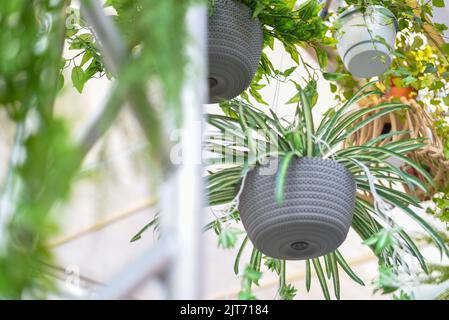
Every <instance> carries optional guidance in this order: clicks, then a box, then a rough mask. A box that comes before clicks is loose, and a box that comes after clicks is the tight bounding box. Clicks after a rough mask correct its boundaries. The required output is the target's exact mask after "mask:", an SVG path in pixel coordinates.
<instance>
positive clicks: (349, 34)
mask: <svg viewBox="0 0 449 320" xmlns="http://www.w3.org/2000/svg"><path fill="white" fill-rule="evenodd" d="M365 9H366V10H365V12H362V10H361V9H360V8H356V9H351V10H348V11H345V12H343V13H342V14H341V15H340V16H339V17H338V19H337V21H338V24H339V25H340V29H339V31H338V34H337V40H338V43H337V51H338V54H339V55H340V57H341V59H342V60H343V63H344V65H345V67H346V69H347V70H348V71H349V72H350V73H351V74H352V75H354V76H356V77H360V78H371V77H374V76H378V75H380V74H382V73H384V72H385V71H386V70H388V68H389V67H390V64H391V60H392V52H393V50H394V45H395V38H396V32H397V22H396V18H395V17H394V15H393V13H391V12H390V11H389V10H388V9H386V8H384V7H382V6H368V7H367V8H365Z"/></svg>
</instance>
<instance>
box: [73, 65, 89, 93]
mask: <svg viewBox="0 0 449 320" xmlns="http://www.w3.org/2000/svg"><path fill="white" fill-rule="evenodd" d="M71 78H72V83H73V85H74V87H75V88H76V90H78V92H79V93H81V92H83V88H84V84H85V82H86V77H85V73H84V70H83V69H82V68H81V67H79V66H76V67H74V68H73V69H72V76H71Z"/></svg>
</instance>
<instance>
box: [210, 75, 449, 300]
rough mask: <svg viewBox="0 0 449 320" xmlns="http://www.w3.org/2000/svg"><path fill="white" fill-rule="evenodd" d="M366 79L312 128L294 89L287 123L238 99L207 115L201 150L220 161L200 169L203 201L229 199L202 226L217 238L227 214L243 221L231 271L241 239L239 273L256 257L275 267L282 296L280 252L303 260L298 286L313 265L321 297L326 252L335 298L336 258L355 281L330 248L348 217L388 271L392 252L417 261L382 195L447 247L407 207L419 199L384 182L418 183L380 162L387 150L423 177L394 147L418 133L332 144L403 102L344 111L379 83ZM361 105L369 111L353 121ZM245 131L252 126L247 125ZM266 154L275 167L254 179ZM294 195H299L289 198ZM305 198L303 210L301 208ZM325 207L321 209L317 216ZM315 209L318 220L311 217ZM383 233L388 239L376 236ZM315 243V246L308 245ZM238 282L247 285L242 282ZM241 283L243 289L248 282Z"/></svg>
mask: <svg viewBox="0 0 449 320" xmlns="http://www.w3.org/2000/svg"><path fill="white" fill-rule="evenodd" d="M372 85H373V83H369V84H367V85H366V86H364V87H363V88H362V89H361V90H360V91H358V92H357V93H356V94H355V95H354V96H353V97H352V98H351V99H349V100H348V101H347V102H346V103H344V104H343V105H342V106H341V107H340V108H337V109H336V110H332V112H327V113H326V114H325V116H324V118H323V120H322V121H321V123H320V125H319V126H318V128H316V130H315V129H314V125H313V121H312V117H311V105H310V101H309V98H308V97H307V95H306V94H305V93H304V91H302V89H301V90H300V97H301V106H302V108H300V107H299V105H298V109H297V112H296V117H295V119H294V120H293V121H291V122H287V123H284V122H283V120H280V119H278V118H277V116H276V114H275V113H274V112H271V115H268V114H267V113H265V112H261V111H259V110H258V109H257V108H255V107H253V106H251V105H249V104H246V103H244V102H242V101H240V100H232V101H230V102H227V103H223V104H221V106H222V107H223V110H224V111H225V112H226V113H227V115H225V116H223V115H209V116H208V121H209V123H210V124H211V125H213V126H215V127H216V128H217V129H218V130H219V132H218V133H213V134H212V135H211V136H209V137H208V139H207V141H206V150H208V151H212V152H214V154H216V155H218V157H212V159H211V160H210V164H214V165H215V164H217V163H219V164H221V166H220V167H219V169H218V170H215V171H214V170H211V171H209V172H210V175H209V176H208V201H209V204H210V205H211V206H213V207H215V206H223V205H228V206H229V209H227V210H226V211H225V212H224V213H223V215H220V216H217V219H216V220H215V221H213V222H211V223H210V224H209V225H208V228H213V229H214V230H215V231H216V232H217V233H218V234H219V235H220V239H222V238H226V237H222V236H221V235H222V234H223V233H226V232H229V229H228V227H226V224H227V223H229V222H230V221H233V220H236V221H240V220H241V221H242V222H243V226H244V227H245V229H246V232H247V237H246V238H245V239H244V241H243V242H242V245H241V248H240V250H239V252H238V254H237V258H236V262H235V271H236V273H239V264H240V257H241V254H242V252H243V250H244V248H245V246H246V245H247V244H248V242H249V241H248V239H249V240H251V242H252V243H253V245H254V248H253V252H252V255H251V259H250V261H249V266H248V267H247V269H245V273H244V275H246V274H247V272H248V268H249V270H253V271H255V272H259V271H260V268H261V262H262V261H264V260H265V261H266V262H265V264H266V265H267V266H268V268H269V269H270V270H272V271H274V272H276V273H277V274H279V277H280V284H281V287H280V292H281V296H282V292H284V293H285V292H286V291H287V292H290V295H286V297H291V293H292V290H293V289H292V287H291V286H289V285H287V284H286V282H285V259H306V268H307V270H308V271H307V272H308V273H307V274H308V276H307V278H308V279H307V283H308V284H307V287H308V288H309V287H310V270H311V268H312V265H313V268H314V269H315V271H316V272H317V274H318V278H319V281H320V285H321V287H322V289H323V293H324V294H325V297H326V298H330V295H329V291H328V287H327V282H326V281H327V280H326V279H325V276H324V274H323V267H322V264H321V262H320V261H321V260H320V258H319V257H318V256H319V255H323V254H325V255H324V262H325V268H326V273H327V275H328V276H329V279H333V281H334V288H335V294H336V296H337V297H339V285H338V282H339V277H338V266H340V267H342V268H343V270H345V271H346V272H347V273H348V274H349V275H350V276H351V277H352V279H354V281H357V282H358V283H363V282H362V281H361V280H360V279H359V278H358V277H357V276H356V275H355V274H354V273H353V272H352V271H351V270H350V268H348V266H347V264H346V263H345V261H344V258H343V257H342V256H341V254H340V253H339V252H338V249H336V247H338V245H339V244H340V243H341V242H342V241H343V240H344V238H345V236H346V232H347V228H348V226H349V224H351V226H352V228H353V229H354V230H355V231H356V232H357V233H358V234H359V235H360V236H361V238H362V239H363V240H364V241H366V242H367V244H368V245H369V246H370V247H371V249H372V250H373V251H374V253H375V254H376V255H377V256H378V257H379V261H380V263H381V264H382V265H385V266H388V268H392V269H393V270H400V269H401V268H402V267H404V266H405V267H406V264H407V262H405V261H404V260H402V258H399V259H397V257H398V256H397V252H398V251H401V252H407V253H406V254H411V256H413V257H415V258H416V259H417V260H418V261H419V262H420V263H421V266H422V268H423V269H424V270H426V264H425V262H424V260H423V257H422V255H421V253H420V252H419V250H418V249H417V247H416V246H415V244H414V243H413V241H412V240H411V238H410V237H409V236H408V234H407V233H406V232H405V231H404V230H402V229H401V228H398V226H397V225H396V222H393V221H394V219H393V218H392V217H391V216H389V214H388V212H387V211H385V208H384V209H379V208H382V207H383V206H380V205H379V203H383V205H385V203H388V204H389V205H392V206H396V207H398V208H400V209H402V210H403V211H404V212H405V213H406V214H408V215H409V216H410V217H411V218H412V219H414V220H415V221H416V222H418V223H419V224H420V225H421V226H422V227H423V229H424V230H425V231H427V232H428V234H429V235H430V237H432V239H433V240H434V241H435V243H436V244H437V246H438V247H439V248H440V250H442V251H444V252H445V253H446V254H448V251H447V248H446V245H445V244H444V241H443V240H442V239H441V238H440V237H439V235H438V233H437V232H435V230H433V228H432V227H431V226H430V225H428V224H427V222H425V220H423V219H422V218H421V217H419V216H418V215H416V214H415V213H414V212H413V210H412V209H410V208H409V207H408V206H409V205H416V206H419V203H418V201H417V200H416V199H414V198H413V197H411V196H409V195H407V194H406V193H404V192H402V191H399V190H396V189H392V188H388V187H386V186H385V185H384V183H388V182H392V181H399V182H404V183H409V184H411V185H414V186H416V187H417V188H422V189H424V190H425V189H426V185H425V184H423V183H421V182H420V181H419V180H417V179H415V178H414V177H413V176H411V175H410V174H408V173H407V172H405V171H403V170H400V169H398V168H397V167H395V166H394V165H392V164H390V163H389V162H388V161H387V159H388V158H390V157H392V156H393V157H395V158H397V159H400V160H401V161H404V162H405V163H406V164H408V165H409V166H411V167H413V168H414V169H415V170H416V171H417V172H419V173H420V174H421V175H423V176H424V177H426V179H427V180H428V181H431V177H430V176H429V174H428V173H427V172H426V171H425V170H424V169H423V168H421V167H420V166H419V165H418V164H416V163H415V162H413V161H412V160H410V159H408V158H407V157H405V156H403V153H405V152H406V151H409V150H417V149H419V148H421V147H422V146H423V144H422V143H421V142H420V140H417V139H404V140H401V141H400V142H391V143H386V144H384V145H383V146H382V147H375V146H374V144H375V143H376V141H379V140H382V139H386V138H388V137H390V136H391V135H392V134H395V133H388V134H385V135H383V136H380V137H377V138H375V139H374V140H370V141H368V142H366V143H364V144H363V145H360V146H346V147H345V148H341V143H342V142H343V141H344V140H345V139H347V138H348V137H349V136H351V135H352V134H353V133H354V132H357V131H358V130H360V129H361V128H363V127H364V126H366V125H367V124H369V123H371V122H373V121H375V120H376V119H379V118H381V117H383V116H384V115H386V114H388V113H390V112H394V111H397V110H404V109H406V108H407V107H408V106H407V105H404V104H402V103H396V102H388V103H381V104H379V105H375V106H371V107H369V108H365V109H362V110H356V111H348V110H350V108H351V107H352V106H353V105H354V104H355V103H357V102H358V101H360V100H361V99H364V98H366V97H367V96H369V95H371V94H373V93H380V91H378V90H368V88H369V87H371V86H372ZM367 114H370V116H369V117H367V118H365V119H364V120H363V121H360V122H359V121H358V120H360V119H362V118H363V117H364V116H365V115H367ZM252 131H255V132H257V134H256V135H254V134H247V133H248V132H252ZM229 156H231V157H229ZM270 158H277V159H278V161H279V163H280V165H279V167H278V168H277V169H276V170H275V171H274V176H273V173H272V176H268V177H262V178H260V177H261V176H263V175H261V170H262V168H263V167H264V165H263V159H270ZM229 160H232V161H229ZM274 162H275V163H276V161H274ZM270 163H271V162H270V161H268V164H270ZM223 164H225V166H223ZM270 166H271V165H270ZM329 167H331V169H330V168H329ZM310 170H313V171H310ZM323 171H326V173H330V172H335V174H336V175H337V176H338V178H335V177H333V178H331V177H329V176H326V177H324V176H322V175H321V173H322V172H323ZM323 178H324V179H327V180H328V185H329V186H332V187H333V188H334V189H338V190H334V191H330V189H329V188H328V189H326V190H324V189H320V188H321V186H322V184H321V183H323V180H322V179H323ZM259 179H260V180H259ZM339 179H341V181H344V185H345V186H339V187H335V184H336V183H338V182H337V181H339ZM317 181H318V183H317V184H316V185H315V184H314V183H316V182H317ZM354 183H355V184H354ZM258 184H260V185H258ZM303 187H304V188H303ZM307 189H309V193H308V194H307V195H306V193H303V192H307V191H306V190H307ZM345 189H346V190H348V193H347V194H346V195H345V196H342V199H340V200H339V201H338V204H331V203H330V201H335V202H337V200H335V197H333V198H332V199H330V197H329V194H330V193H332V194H333V195H336V194H341V193H340V192H342V191H341V190H345ZM310 191H312V192H310ZM355 191H356V193H355V195H354V192H355ZM366 193H370V194H372V195H373V197H374V198H375V201H374V202H369V201H367V200H366V198H365V197H364V194H366ZM293 198H296V199H297V200H298V201H297V202H294V201H293V200H292V199H293ZM308 201H309V202H308ZM308 204H309V210H307V211H306V210H305V207H306V206H307V205H308ZM289 207H291V208H292V210H291V211H288V208H289ZM379 210H380V211H379ZM306 214H308V215H309V219H307V216H306ZM326 214H328V216H327V217H326V218H323V217H324V216H325V215H326ZM320 218H323V219H322V220H320V221H319V222H318V220H319V219H320ZM351 219H352V221H351ZM289 222H290V223H289ZM301 224H302V226H301ZM307 228H310V229H309V230H307ZM391 230H395V231H394V232H392V231H391ZM308 231H309V233H310V234H308ZM314 231H315V232H314ZM300 232H304V234H305V238H302V237H303V235H302V234H300ZM385 237H388V238H389V240H388V241H385ZM304 239H305V240H304ZM328 239H332V244H328V245H325V244H326V241H328ZM315 242H318V243H319V245H321V246H322V247H321V248H320V249H317V247H315ZM233 243H235V241H234V242H233ZM386 243H388V245H387V244H386ZM400 256H401V257H402V256H403V255H402V254H401V255H400ZM253 282H254V281H253ZM244 283H246V284H248V281H246V282H244ZM249 283H251V281H249ZM243 290H244V292H246V293H248V290H249V289H248V285H245V286H244V289H243ZM246 296H247V295H246Z"/></svg>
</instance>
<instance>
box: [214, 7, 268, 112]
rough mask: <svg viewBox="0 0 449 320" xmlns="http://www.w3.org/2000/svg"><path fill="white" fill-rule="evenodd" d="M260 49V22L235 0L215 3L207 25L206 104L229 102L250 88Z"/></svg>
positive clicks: (247, 8) (261, 35)
mask: <svg viewBox="0 0 449 320" xmlns="http://www.w3.org/2000/svg"><path fill="white" fill-rule="evenodd" d="M262 46H263V31H262V27H261V24H260V22H259V19H257V18H252V12H251V9H250V8H249V7H247V6H245V5H244V4H242V3H240V2H236V1H234V0H215V7H214V8H213V13H212V15H211V16H210V17H209V21H208V58H209V75H208V77H209V79H208V80H209V103H218V102H221V101H224V100H230V99H233V98H235V97H236V96H238V95H240V94H241V93H242V92H243V91H244V90H245V89H246V88H248V87H249V85H250V84H251V81H252V79H253V77H254V75H255V73H256V71H257V68H258V65H259V61H260V57H261V54H262Z"/></svg>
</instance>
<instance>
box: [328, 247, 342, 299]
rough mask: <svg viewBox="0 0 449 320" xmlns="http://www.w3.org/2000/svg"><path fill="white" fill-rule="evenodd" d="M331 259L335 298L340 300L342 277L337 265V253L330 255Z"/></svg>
mask: <svg viewBox="0 0 449 320" xmlns="http://www.w3.org/2000/svg"><path fill="white" fill-rule="evenodd" d="M329 258H330V265H331V268H332V281H333V285H334V294H335V297H336V298H337V299H338V300H340V277H339V274H338V265H337V258H336V257H335V253H334V252H332V253H330V254H329Z"/></svg>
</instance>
